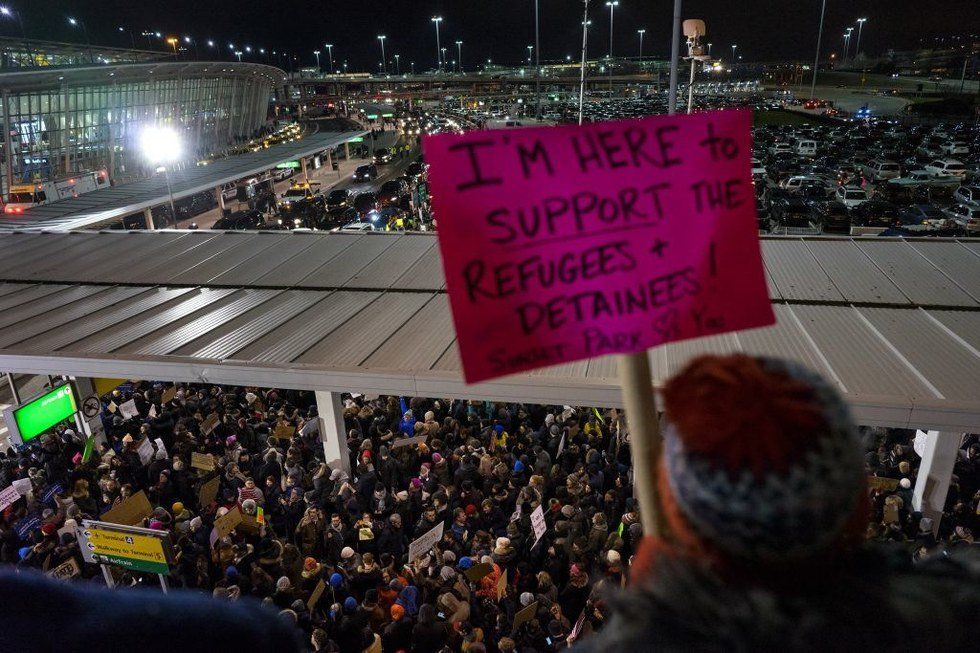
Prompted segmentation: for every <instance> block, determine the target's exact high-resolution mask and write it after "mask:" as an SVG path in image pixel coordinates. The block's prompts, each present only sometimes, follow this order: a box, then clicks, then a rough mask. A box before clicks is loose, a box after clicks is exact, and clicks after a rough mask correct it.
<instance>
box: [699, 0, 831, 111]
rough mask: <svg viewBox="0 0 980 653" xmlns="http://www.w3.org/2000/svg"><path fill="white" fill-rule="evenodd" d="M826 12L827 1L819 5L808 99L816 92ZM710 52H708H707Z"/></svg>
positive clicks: (824, 0)
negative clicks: (815, 49) (818, 25)
mask: <svg viewBox="0 0 980 653" xmlns="http://www.w3.org/2000/svg"><path fill="white" fill-rule="evenodd" d="M826 11H827V0H823V2H821V4H820V27H819V28H817V52H816V54H814V55H813V77H812V78H811V79H810V99H811V100H812V99H813V94H814V93H816V91H817V69H818V68H819V67H820V41H822V40H823V17H824V14H825V13H826ZM709 51H710V50H709Z"/></svg>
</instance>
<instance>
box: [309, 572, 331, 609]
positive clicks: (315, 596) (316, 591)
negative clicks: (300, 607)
mask: <svg viewBox="0 0 980 653" xmlns="http://www.w3.org/2000/svg"><path fill="white" fill-rule="evenodd" d="M326 588H327V584H326V583H324V582H323V579H322V578H321V579H320V582H318V583H317V584H316V587H315V588H313V593H312V594H310V598H309V599H307V601H306V609H307V610H309V611H310V612H313V606H315V605H316V603H317V601H319V600H320V596H321V595H322V594H323V590H325V589H326Z"/></svg>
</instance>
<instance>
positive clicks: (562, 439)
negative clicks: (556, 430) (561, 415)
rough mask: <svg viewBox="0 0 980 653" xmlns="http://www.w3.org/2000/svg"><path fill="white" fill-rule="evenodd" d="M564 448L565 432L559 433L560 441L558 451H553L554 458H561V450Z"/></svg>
mask: <svg viewBox="0 0 980 653" xmlns="http://www.w3.org/2000/svg"><path fill="white" fill-rule="evenodd" d="M564 450H565V434H564V433H562V434H561V441H559V442H558V451H556V452H555V458H556V459H558V458H561V452H562V451H564Z"/></svg>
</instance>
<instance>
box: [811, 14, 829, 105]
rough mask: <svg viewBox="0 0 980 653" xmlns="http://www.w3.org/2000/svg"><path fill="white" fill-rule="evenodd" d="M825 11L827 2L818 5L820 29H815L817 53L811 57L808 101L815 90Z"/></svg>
mask: <svg viewBox="0 0 980 653" xmlns="http://www.w3.org/2000/svg"><path fill="white" fill-rule="evenodd" d="M826 10H827V0H823V3H821V5H820V27H819V28H818V29H817V53H816V54H815V55H814V56H813V78H812V79H811V80H810V99H811V100H812V99H813V94H814V93H815V92H816V90H817V68H819V67H820V39H822V38H823V15H824V12H825V11H826Z"/></svg>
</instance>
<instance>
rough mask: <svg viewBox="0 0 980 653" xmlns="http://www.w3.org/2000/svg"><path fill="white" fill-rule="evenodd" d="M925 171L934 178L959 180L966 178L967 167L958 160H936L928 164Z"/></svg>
mask: <svg viewBox="0 0 980 653" xmlns="http://www.w3.org/2000/svg"><path fill="white" fill-rule="evenodd" d="M923 169H924V170H925V171H926V172H928V173H929V174H930V175H932V176H934V177H957V178H959V179H963V178H965V177H966V166H965V165H963V162H962V161H957V160H956V159H935V160H933V161H930V162H929V163H927V164H926V165H925V167H924V168H923Z"/></svg>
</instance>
